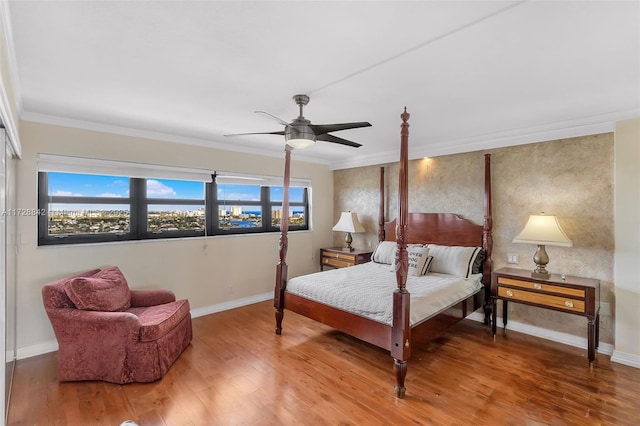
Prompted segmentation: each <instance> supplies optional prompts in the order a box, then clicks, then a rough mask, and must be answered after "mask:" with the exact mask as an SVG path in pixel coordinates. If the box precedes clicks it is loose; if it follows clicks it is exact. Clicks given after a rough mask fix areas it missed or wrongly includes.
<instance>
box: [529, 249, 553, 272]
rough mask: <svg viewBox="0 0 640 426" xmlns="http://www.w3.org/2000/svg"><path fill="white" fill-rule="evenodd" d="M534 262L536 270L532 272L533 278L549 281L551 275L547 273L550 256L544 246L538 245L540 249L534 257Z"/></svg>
mask: <svg viewBox="0 0 640 426" xmlns="http://www.w3.org/2000/svg"><path fill="white" fill-rule="evenodd" d="M533 262H534V263H535V264H536V269H534V270H533V272H531V276H532V277H533V278H546V279H549V278H550V277H551V274H550V273H549V271H547V264H548V263H549V256H548V255H547V251H546V250H545V248H544V244H538V249H537V250H536V252H535V254H534V255H533Z"/></svg>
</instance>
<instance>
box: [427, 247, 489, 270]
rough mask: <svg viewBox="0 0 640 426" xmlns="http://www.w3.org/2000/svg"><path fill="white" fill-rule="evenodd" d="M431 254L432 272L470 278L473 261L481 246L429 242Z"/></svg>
mask: <svg viewBox="0 0 640 426" xmlns="http://www.w3.org/2000/svg"><path fill="white" fill-rule="evenodd" d="M427 247H428V248H429V255H431V256H433V263H432V265H431V272H439V273H441V274H449V275H455V276H456V277H460V278H469V276H470V275H471V270H472V268H473V262H474V261H475V259H476V256H478V253H479V252H480V250H481V247H459V246H439V245H437V244H428V245H427Z"/></svg>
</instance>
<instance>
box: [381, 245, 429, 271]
mask: <svg viewBox="0 0 640 426" xmlns="http://www.w3.org/2000/svg"><path fill="white" fill-rule="evenodd" d="M428 254H429V249H428V248H426V247H422V246H418V247H408V248H407V264H408V266H409V270H408V271H407V273H408V274H409V275H414V276H416V277H419V276H422V275H425V274H426V273H427V272H428V271H429V268H430V267H431V262H432V261H433V257H432V256H429V255H428ZM395 270H396V262H395V259H394V261H393V263H392V264H391V271H392V272H395Z"/></svg>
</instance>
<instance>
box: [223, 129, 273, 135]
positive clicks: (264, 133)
mask: <svg viewBox="0 0 640 426" xmlns="http://www.w3.org/2000/svg"><path fill="white" fill-rule="evenodd" d="M246 135H280V136H282V135H284V130H281V131H279V132H257V133H231V134H229V135H224V136H246Z"/></svg>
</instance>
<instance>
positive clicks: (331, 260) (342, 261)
mask: <svg viewBox="0 0 640 426" xmlns="http://www.w3.org/2000/svg"><path fill="white" fill-rule="evenodd" d="M371 253H372V251H371V250H358V249H355V250H353V251H346V250H344V249H343V248H342V247H331V248H321V249H320V270H321V271H324V267H325V266H330V267H332V268H346V267H349V266H353V265H359V264H360V263H365V262H369V261H370V260H371Z"/></svg>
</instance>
